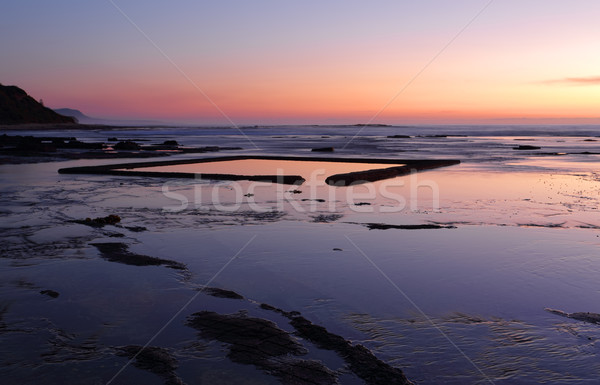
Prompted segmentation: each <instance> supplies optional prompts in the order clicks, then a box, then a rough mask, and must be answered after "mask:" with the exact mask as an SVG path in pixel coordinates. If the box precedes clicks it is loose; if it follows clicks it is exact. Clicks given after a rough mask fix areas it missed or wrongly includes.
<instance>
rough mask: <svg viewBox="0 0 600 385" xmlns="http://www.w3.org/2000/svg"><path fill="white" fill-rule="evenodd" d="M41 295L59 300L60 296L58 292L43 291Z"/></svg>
mask: <svg viewBox="0 0 600 385" xmlns="http://www.w3.org/2000/svg"><path fill="white" fill-rule="evenodd" d="M40 294H44V295H47V296H48V297H52V298H58V296H59V295H60V294H59V293H58V292H57V291H54V290H42V291H40Z"/></svg>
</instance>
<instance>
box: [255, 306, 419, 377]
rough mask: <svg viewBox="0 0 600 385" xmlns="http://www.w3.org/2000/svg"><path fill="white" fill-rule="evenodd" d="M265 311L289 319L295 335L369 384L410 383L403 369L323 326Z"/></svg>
mask: <svg viewBox="0 0 600 385" xmlns="http://www.w3.org/2000/svg"><path fill="white" fill-rule="evenodd" d="M260 307H261V308H262V309H265V310H270V311H274V312H276V313H279V314H281V315H283V316H284V317H286V318H288V319H289V320H290V325H292V326H293V327H294V329H296V332H297V334H298V335H299V336H300V337H302V338H304V339H306V340H308V341H310V342H312V343H314V344H315V345H317V346H318V347H319V348H321V349H326V350H333V351H335V352H336V353H338V354H339V355H340V356H341V357H342V358H343V359H344V361H346V363H347V364H348V366H349V367H350V370H352V372H354V374H356V375H357V376H358V377H360V378H362V379H363V380H364V381H365V382H366V383H367V384H369V385H388V384H399V385H409V384H412V383H411V382H410V381H409V380H408V379H407V378H406V376H404V373H403V372H402V370H400V369H397V368H394V367H392V366H390V365H388V364H386V363H385V362H383V361H381V360H379V359H378V358H377V357H375V356H374V355H373V353H371V351H370V350H369V349H367V348H365V347H364V346H362V345H352V343H351V342H350V341H348V340H346V339H345V338H343V337H342V336H339V335H337V334H333V333H330V332H328V331H327V329H325V328H324V327H323V326H320V325H315V324H313V323H312V322H310V321H309V320H307V319H306V318H304V317H302V316H301V315H300V313H298V312H286V311H284V310H281V309H278V308H275V307H273V306H271V305H268V304H261V305H260Z"/></svg>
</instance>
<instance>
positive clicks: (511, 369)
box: [0, 128, 600, 384]
mask: <svg viewBox="0 0 600 385" xmlns="http://www.w3.org/2000/svg"><path fill="white" fill-rule="evenodd" d="M312 130H313V131H311V132H310V135H304V136H302V135H301V134H302V132H301V131H299V130H296V131H294V132H293V133H291V134H289V132H288V131H286V130H284V129H281V130H280V131H281V132H277V133H275V132H274V133H273V134H272V135H266V134H263V135H254V136H252V139H253V140H254V141H255V143H257V144H259V145H260V146H261V147H262V148H263V150H261V151H266V152H267V153H269V154H271V153H277V152H279V153H285V154H287V153H292V154H296V155H298V154H300V155H302V154H305V155H308V154H309V153H308V151H309V150H308V149H310V148H311V147H319V146H320V147H322V146H328V145H333V144H332V143H343V140H344V136H348V135H349V134H350V132H351V131H350V129H348V130H347V131H346V132H345V134H348V135H338V136H337V137H329V138H322V137H321V136H324V135H327V136H331V135H332V134H334V133H335V132H336V131H335V129H334V128H330V129H322V130H321V131H319V130H318V129H317V128H313V129H312ZM185 132H188V131H185ZM264 132H267V130H266V129H265V130H264ZM430 132H437V131H430ZM395 133H400V132H393V133H392V134H395ZM126 134H127V135H129V136H132V135H136V136H138V137H141V136H144V137H146V138H148V137H149V138H150V139H151V140H153V141H156V142H158V141H161V140H166V139H173V138H176V139H177V140H178V141H179V142H180V143H184V144H186V145H198V144H208V145H231V144H232V143H243V142H244V141H245V140H246V139H245V138H243V137H240V136H239V135H235V132H231V131H230V130H229V131H226V132H223V131H218V130H216V129H215V130H212V131H210V132H208V133H207V135H198V134H197V133H194V134H193V135H188V136H185V135H184V136H181V132H180V131H177V132H173V131H168V130H164V131H163V132H160V133H159V134H155V135H154V136H152V135H150V134H149V133H148V132H147V131H141V130H135V131H131V132H127V133H126ZM285 134H289V135H290V136H296V137H295V138H291V137H290V138H287V137H286V138H273V137H272V136H280V135H285ZM321 134H322V135H321ZM338 134H339V132H338ZM44 135H46V133H44ZM69 135H71V134H69ZM72 135H75V136H78V137H79V134H77V135H76V134H72ZM100 135H104V133H102V132H94V133H90V134H88V135H87V137H88V139H89V140H92V139H93V138H94V137H100ZM175 135H179V136H175ZM109 136H113V135H112V134H111V135H109ZM516 139H519V140H516ZM522 139H531V140H525V141H523V140H522ZM582 139H583V137H575V136H567V135H563V136H560V137H557V136H539V135H538V136H531V137H525V136H473V137H452V138H411V139H390V138H386V137H385V136H384V135H381V136H376V135H367V136H364V135H360V136H359V137H357V138H356V139H354V140H353V141H352V143H351V144H350V145H348V147H346V148H345V149H344V150H340V151H339V153H337V155H347V156H356V157H358V156H364V155H365V154H367V155H368V156H371V157H374V158H383V157H394V158H397V159H402V158H409V159H410V158H413V159H417V158H419V157H422V158H436V157H437V158H456V159H461V160H463V163H462V164H461V165H459V166H452V167H448V168H443V169H437V170H431V171H427V172H422V173H418V174H413V175H408V176H405V177H401V178H395V179H391V180H386V181H380V182H377V183H373V184H369V185H361V186H354V187H347V188H346V187H331V186H326V185H325V184H324V183H323V182H322V181H313V182H312V183H307V184H306V185H303V186H301V187H290V186H287V187H285V186H280V185H279V186H277V185H271V184H265V183H255V182H212V181H206V180H199V181H195V180H191V181H190V180H188V181H168V182H165V181H162V180H156V179H144V178H137V177H136V178H126V177H115V176H86V175H59V174H58V173H57V170H58V168H62V167H69V166H75V165H87V164H104V163H109V162H108V161H90V160H86V161H68V162H54V163H43V164H27V165H2V166H0V187H1V192H2V194H1V196H0V200H1V201H2V206H1V209H0V210H1V211H2V218H3V220H2V222H1V223H0V226H1V227H2V232H1V233H0V240H1V241H2V242H1V243H0V244H1V246H0V255H1V256H2V257H1V258H0V271H1V272H2V276H3V280H2V283H1V285H0V341H1V345H0V346H2V348H0V375H1V376H2V378H3V379H5V381H8V382H15V381H18V382H19V383H36V382H38V380H39V378H44V382H45V383H49V384H52V383H56V384H58V383H68V384H78V383H107V382H108V381H110V380H111V379H112V378H113V377H114V376H115V375H116V374H117V373H119V374H118V375H117V376H116V377H115V379H114V382H113V383H115V384H117V383H148V384H153V383H156V384H161V383H165V379H164V378H161V377H159V376H157V375H155V374H152V373H150V372H148V371H145V370H143V369H140V368H138V367H135V366H134V365H130V366H128V367H127V368H126V369H125V370H123V371H122V372H119V370H120V369H121V368H122V367H123V366H124V365H125V364H126V363H127V359H126V358H125V357H121V356H118V355H116V354H115V349H116V348H117V347H119V346H125V345H144V344H146V343H148V342H149V341H151V339H152V338H153V337H156V338H155V339H153V340H152V341H151V346H160V347H164V348H168V349H169V351H170V352H171V353H172V354H173V356H174V357H175V358H176V359H177V360H178V361H179V368H178V369H177V370H176V373H177V375H178V376H179V377H180V378H181V379H182V380H183V381H184V382H186V383H198V382H199V383H215V381H218V380H221V381H224V382H226V383H277V382H278V381H277V380H276V379H274V378H273V377H271V376H269V375H267V374H265V373H263V372H261V371H260V370H258V369H256V368H254V367H253V366H250V365H241V364H235V363H231V362H229V361H228V360H227V359H226V358H225V356H224V353H223V349H224V347H223V345H222V344H220V343H218V342H216V341H210V340H206V339H202V338H199V337H198V335H197V333H196V331H195V330H193V329H191V328H189V327H187V326H185V320H186V318H187V317H188V316H189V315H191V314H192V313H194V312H197V311H200V310H212V311H217V312H220V313H235V312H237V311H239V310H245V311H247V312H248V314H249V315H251V316H254V317H261V318H268V319H271V320H273V321H274V322H276V323H277V325H278V326H279V327H281V328H282V329H284V330H288V331H292V328H291V327H290V326H289V325H288V324H287V321H286V320H285V319H284V318H283V317H281V316H278V315H277V314H272V313H270V312H267V311H265V310H262V309H260V308H259V307H258V306H257V304H259V303H268V304H270V305H273V306H276V307H279V308H281V309H284V310H287V311H291V310H297V311H300V312H301V313H302V314H303V316H304V317H306V318H308V319H310V320H311V321H313V322H314V323H316V324H319V325H322V326H325V327H327V329H328V330H329V331H331V332H333V333H336V334H339V335H341V336H344V337H345V338H347V339H349V340H351V341H353V342H354V343H361V344H364V345H365V346H366V347H368V348H369V349H371V350H372V351H373V352H374V353H375V355H376V356H377V357H379V358H381V359H382V360H384V361H385V362H387V363H389V364H392V365H394V366H397V367H399V368H401V369H402V370H404V372H405V373H406V375H407V376H408V378H410V379H411V380H413V381H415V382H416V383H447V384H464V383H481V384H484V383H495V384H529V383H552V384H592V383H595V381H597V377H598V373H600V367H599V366H598V362H599V361H598V354H599V353H600V351H599V346H598V344H597V341H598V339H599V338H600V328H599V327H598V326H597V325H593V324H586V323H583V322H580V321H575V320H572V319H568V318H562V317H559V316H557V315H555V314H551V313H549V312H547V311H544V308H555V309H561V310H564V311H567V312H579V311H589V312H600V309H599V308H598V303H599V300H600V298H599V294H598V290H597V277H598V274H599V273H600V259H599V258H598V257H599V254H598V249H599V246H600V238H599V236H600V230H599V229H600V216H599V215H598V212H597V211H598V207H599V206H600V176H599V171H600V170H598V167H597V164H598V158H597V155H590V154H575V153H582V152H594V151H596V150H597V149H598V147H599V145H598V142H592V141H585V142H584V141H583V140H582ZM186 140H188V142H186ZM346 140H347V139H346ZM515 143H516V144H515ZM519 143H520V144H532V143H534V144H536V145H539V146H541V147H543V150H542V151H547V152H561V153H562V152H565V153H569V154H570V155H564V156H548V155H542V156H540V155H534V154H533V153H534V152H527V151H525V152H523V151H518V150H513V149H512V148H513V147H514V146H516V145H518V144H519ZM244 148H245V150H242V152H243V153H257V152H258V150H256V149H254V148H253V147H252V146H249V145H248V143H246V144H245V145H244ZM265 148H266V149H267V150H264V149H265ZM399 151H402V152H399ZM237 153H238V152H233V151H232V152H228V154H237ZM220 155H222V154H220ZM334 155H336V154H333V155H332V156H334ZM186 157H190V156H189V155H187V156H186ZM175 158H177V157H175ZM175 158H174V159H175ZM179 158H182V157H179ZM125 161H126V160H125ZM125 161H124V160H113V161H110V163H120V162H125ZM294 189H297V190H298V191H293V190H294ZM184 198H185V199H184ZM109 214H118V215H119V216H121V218H122V221H121V223H119V224H118V225H116V226H112V225H108V226H105V227H102V228H100V227H90V226H86V225H83V224H79V223H74V222H73V220H77V219H84V218H86V217H91V218H94V217H104V216H106V215H109ZM371 223H383V224H390V225H422V224H438V225H441V226H442V227H444V228H434V229H417V230H405V229H394V228H391V229H388V230H369V228H368V226H367V225H368V224H371ZM446 227H447V228H446ZM107 242H108V243H110V242H112V243H114V242H118V243H122V244H125V245H127V246H128V250H129V251H130V252H132V253H137V254H141V255H148V256H152V257H156V258H162V259H167V260H172V261H177V262H181V263H184V264H185V265H186V270H183V271H182V270H176V269H170V268H167V267H165V266H133V265H126V264H123V263H117V262H114V261H112V262H111V261H109V260H107V259H103V258H102V256H101V255H100V253H99V251H98V249H97V248H96V247H94V246H93V245H91V244H92V243H107ZM207 284H208V285H209V286H212V287H220V288H225V289H229V290H234V291H236V292H237V293H240V294H242V295H243V296H244V297H245V298H246V299H244V300H232V299H225V298H215V297H212V296H209V295H206V294H204V293H202V292H199V291H198V289H199V288H201V287H202V286H204V285H207ZM42 290H54V291H56V292H58V293H59V296H58V297H57V298H52V297H50V296H48V295H44V294H40V291H42ZM190 300H191V302H189V301H190ZM188 302H189V304H188ZM163 327H164V329H163ZM304 343H305V344H306V346H309V347H310V348H309V350H311V353H310V355H309V357H310V358H312V359H317V360H319V361H322V362H324V363H326V364H327V365H328V366H329V367H330V368H334V369H339V368H341V367H343V361H342V360H341V359H340V358H339V357H338V356H337V355H335V354H334V353H333V352H331V351H326V350H321V349H318V348H316V347H314V346H313V345H310V343H308V342H306V341H304ZM340 378H341V381H342V383H362V381H361V380H360V379H358V378H357V377H356V376H354V375H352V374H343V375H342V377H340Z"/></svg>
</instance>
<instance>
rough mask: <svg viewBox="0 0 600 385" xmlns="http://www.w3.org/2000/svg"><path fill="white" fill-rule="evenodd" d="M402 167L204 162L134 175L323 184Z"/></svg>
mask: <svg viewBox="0 0 600 385" xmlns="http://www.w3.org/2000/svg"><path fill="white" fill-rule="evenodd" d="M402 165H403V164H401V163H399V164H384V163H345V162H313V161H290V160H267V159H244V160H232V161H221V162H203V163H193V164H180V165H170V166H158V167H142V168H136V169H135V171H154V172H188V173H197V174H202V173H205V174H236V175H300V176H301V177H303V178H304V179H306V180H314V181H316V180H319V181H321V180H325V178H327V177H328V176H331V175H334V174H342V173H344V174H345V173H348V172H356V171H366V170H373V169H380V168H388V167H394V166H402Z"/></svg>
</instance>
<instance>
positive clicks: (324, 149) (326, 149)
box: [311, 147, 334, 152]
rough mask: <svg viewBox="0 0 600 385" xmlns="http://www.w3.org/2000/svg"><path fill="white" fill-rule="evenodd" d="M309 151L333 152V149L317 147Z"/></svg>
mask: <svg viewBox="0 0 600 385" xmlns="http://www.w3.org/2000/svg"><path fill="white" fill-rule="evenodd" d="M311 151H312V152H333V151H334V149H333V147H319V148H313V149H312V150H311Z"/></svg>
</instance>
